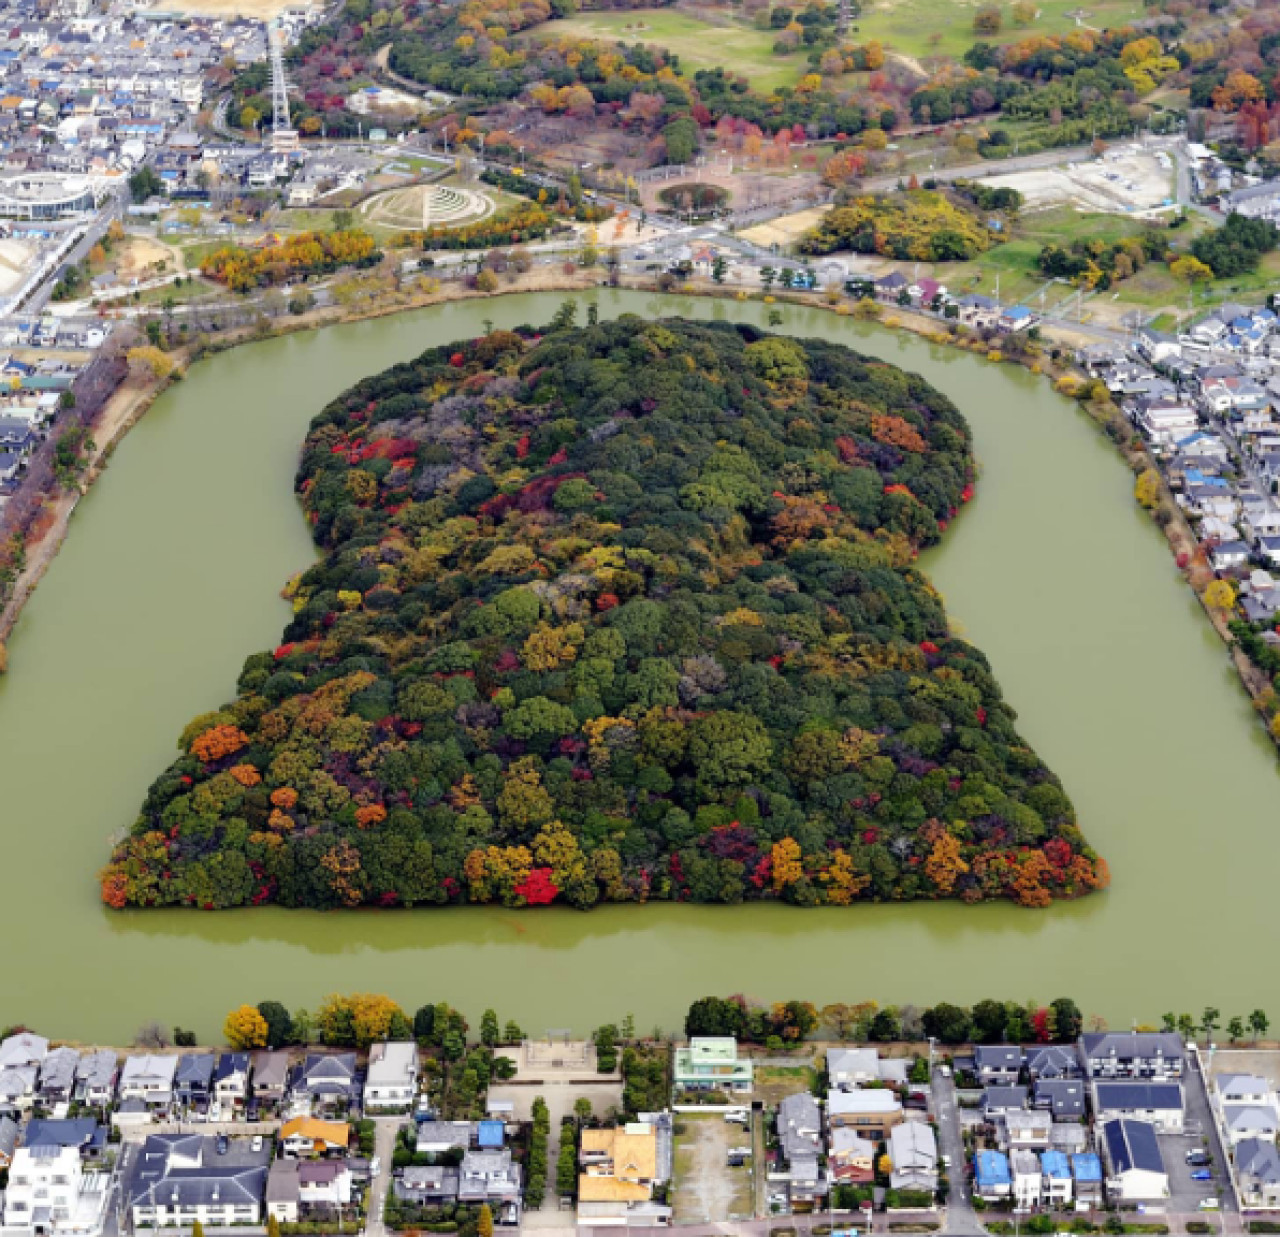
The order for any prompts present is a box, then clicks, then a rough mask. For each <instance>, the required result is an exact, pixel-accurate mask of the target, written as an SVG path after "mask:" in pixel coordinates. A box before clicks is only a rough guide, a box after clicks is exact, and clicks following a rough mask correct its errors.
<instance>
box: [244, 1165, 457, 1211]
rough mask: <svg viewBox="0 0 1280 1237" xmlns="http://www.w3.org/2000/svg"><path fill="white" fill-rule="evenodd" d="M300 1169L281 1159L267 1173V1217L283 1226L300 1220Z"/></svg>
mask: <svg viewBox="0 0 1280 1237" xmlns="http://www.w3.org/2000/svg"><path fill="white" fill-rule="evenodd" d="M298 1168H299V1162H298V1161H297V1160H290V1159H279V1160H273V1161H272V1162H271V1168H270V1170H269V1171H268V1173H267V1192H266V1204H267V1215H268V1216H269V1217H271V1216H274V1217H275V1219H276V1220H277V1221H278V1222H279V1223H281V1224H297V1223H298V1220H299V1215H300V1207H301V1198H302V1188H301V1186H300V1184H299V1181H298ZM454 1171H455V1172H456V1171H457V1170H456V1169H455V1170H454ZM393 1185H394V1181H393ZM454 1196H455V1197H456V1196H457V1195H456V1191H455V1195H454Z"/></svg>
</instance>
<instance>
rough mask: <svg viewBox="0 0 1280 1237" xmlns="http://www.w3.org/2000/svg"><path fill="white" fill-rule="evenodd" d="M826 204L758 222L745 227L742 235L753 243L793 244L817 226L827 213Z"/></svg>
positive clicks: (782, 245) (766, 244)
mask: <svg viewBox="0 0 1280 1237" xmlns="http://www.w3.org/2000/svg"><path fill="white" fill-rule="evenodd" d="M828 209H829V208H828V207H826V206H813V207H810V208H809V209H808V210H801V211H797V212H796V213H795V214H794V215H779V216H778V218H777V219H771V220H769V222H768V223H758V224H756V226H755V227H753V228H747V229H745V230H744V231H743V233H742V236H743V237H744V238H745V239H746V240H749V241H751V242H752V244H755V245H763V246H765V247H766V248H767V247H768V246H770V245H778V246H780V247H785V246H787V245H794V244H795V243H796V241H798V240H799V239H800V238H801V237H802V236H803V235H804V234H805V233H806V232H808V231H809V230H810V229H811V228H814V227H816V226H817V224H818V223H819V221H820V220H821V219H822V216H823V215H825V214H826V213H827V210H828Z"/></svg>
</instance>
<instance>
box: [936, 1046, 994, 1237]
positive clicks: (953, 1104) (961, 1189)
mask: <svg viewBox="0 0 1280 1237" xmlns="http://www.w3.org/2000/svg"><path fill="white" fill-rule="evenodd" d="M933 1103H934V1110H935V1112H934V1115H935V1116H936V1117H937V1119H938V1142H939V1144H940V1146H939V1150H940V1151H941V1152H942V1154H943V1155H944V1156H946V1157H947V1158H948V1159H949V1160H950V1161H951V1167H950V1169H948V1171H947V1178H948V1180H949V1181H950V1183H951V1193H950V1194H949V1195H948V1196H947V1232H948V1233H957V1234H977V1233H982V1232H985V1231H986V1230H985V1229H984V1228H983V1227H982V1225H981V1223H980V1222H979V1221H978V1213H977V1212H976V1211H974V1209H973V1204H972V1202H971V1200H970V1196H969V1183H968V1181H967V1180H966V1179H965V1178H966V1173H965V1155H964V1139H963V1138H962V1137H961V1134H960V1101H959V1100H958V1099H957V1098H956V1085H955V1080H954V1079H952V1078H947V1077H945V1076H944V1075H943V1074H942V1072H941V1071H940V1070H937V1069H935V1070H934V1071H933Z"/></svg>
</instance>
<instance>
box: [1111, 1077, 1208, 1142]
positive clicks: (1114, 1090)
mask: <svg viewBox="0 0 1280 1237" xmlns="http://www.w3.org/2000/svg"><path fill="white" fill-rule="evenodd" d="M1184 1107H1185V1101H1184V1099H1183V1095H1182V1084H1181V1083H1179V1082H1128V1081H1126V1082H1104V1081H1102V1080H1101V1079H1099V1080H1098V1081H1096V1082H1095V1083H1094V1084H1093V1112H1094V1117H1095V1118H1096V1120H1098V1121H1101V1122H1106V1121H1110V1120H1112V1119H1113V1118H1117V1117H1132V1118H1134V1119H1135V1120H1138V1121H1145V1122H1148V1123H1150V1124H1151V1125H1153V1126H1155V1128H1156V1129H1157V1130H1159V1131H1160V1133H1162V1134H1181V1133H1182V1119H1183V1111H1184Z"/></svg>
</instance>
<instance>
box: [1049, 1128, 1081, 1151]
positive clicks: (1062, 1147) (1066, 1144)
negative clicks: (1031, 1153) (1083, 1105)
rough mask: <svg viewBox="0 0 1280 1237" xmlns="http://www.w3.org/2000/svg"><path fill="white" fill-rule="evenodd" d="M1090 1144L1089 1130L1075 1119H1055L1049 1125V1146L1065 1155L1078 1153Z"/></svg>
mask: <svg viewBox="0 0 1280 1237" xmlns="http://www.w3.org/2000/svg"><path fill="white" fill-rule="evenodd" d="M1088 1145H1089V1131H1088V1130H1087V1129H1086V1128H1085V1127H1084V1126H1083V1125H1080V1124H1077V1123H1076V1122H1075V1121H1055V1122H1054V1123H1053V1125H1051V1126H1050V1127H1049V1146H1050V1147H1051V1148H1052V1149H1053V1150H1054V1151H1061V1152H1062V1153H1063V1154H1064V1155H1078V1154H1079V1153H1080V1152H1081V1151H1084V1150H1085V1149H1086V1148H1087V1147H1088Z"/></svg>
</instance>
